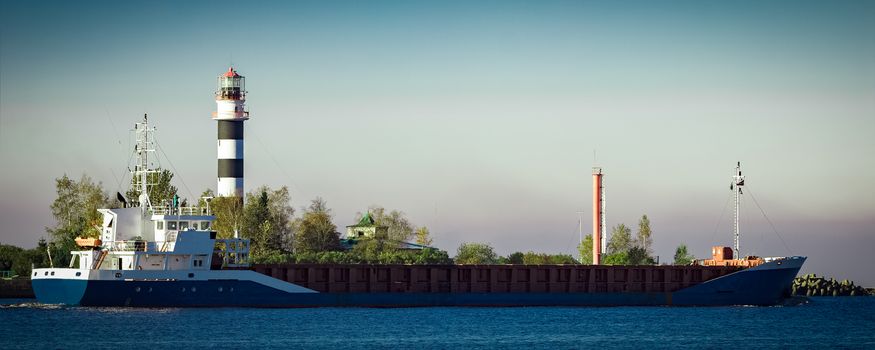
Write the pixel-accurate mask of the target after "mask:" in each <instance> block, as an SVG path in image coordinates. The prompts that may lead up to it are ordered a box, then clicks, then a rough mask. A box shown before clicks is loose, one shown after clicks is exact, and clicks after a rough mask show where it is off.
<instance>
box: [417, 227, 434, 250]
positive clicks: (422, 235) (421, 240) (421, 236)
mask: <svg viewBox="0 0 875 350" xmlns="http://www.w3.org/2000/svg"><path fill="white" fill-rule="evenodd" d="M431 243H432V239H431V235H430V234H429V232H428V227H425V226H423V227H420V228H418V229H417V230H416V244H419V245H424V246H430V245H431Z"/></svg>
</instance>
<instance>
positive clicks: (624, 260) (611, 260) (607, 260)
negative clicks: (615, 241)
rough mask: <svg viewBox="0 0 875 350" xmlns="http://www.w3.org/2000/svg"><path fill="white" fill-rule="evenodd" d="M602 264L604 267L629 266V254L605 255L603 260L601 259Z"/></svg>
mask: <svg viewBox="0 0 875 350" xmlns="http://www.w3.org/2000/svg"><path fill="white" fill-rule="evenodd" d="M602 263H603V264H605V265H629V253H628V252H619V253H613V254H607V255H605V257H604V259H602Z"/></svg>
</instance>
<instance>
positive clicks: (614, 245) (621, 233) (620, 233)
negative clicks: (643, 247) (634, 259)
mask: <svg viewBox="0 0 875 350" xmlns="http://www.w3.org/2000/svg"><path fill="white" fill-rule="evenodd" d="M632 243H633V242H632V230H630V229H629V228H628V227H626V225H625V224H619V225H617V226H614V228H613V229H612V230H611V239H610V240H608V251H607V253H608V254H609V255H610V254H616V253H627V252H629V248H632V245H633V244H632Z"/></svg>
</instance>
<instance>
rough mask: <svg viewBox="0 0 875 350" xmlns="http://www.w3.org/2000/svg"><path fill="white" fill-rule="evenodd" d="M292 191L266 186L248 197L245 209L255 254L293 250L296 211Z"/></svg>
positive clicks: (246, 225)
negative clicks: (293, 205)
mask: <svg viewBox="0 0 875 350" xmlns="http://www.w3.org/2000/svg"><path fill="white" fill-rule="evenodd" d="M290 201H291V198H290V196H289V190H288V188H287V187H285V186H283V187H282V188H280V189H278V190H272V189H271V188H270V187H267V186H262V187H259V188H257V189H256V190H254V191H252V192H250V193H249V194H247V195H246V205H245V207H244V210H243V222H244V225H243V228H244V231H245V237H247V238H250V239H251V240H252V241H251V248H252V255H253V257H256V258H258V255H272V254H279V253H282V252H284V251H291V248H292V247H291V246H292V243H291V240H292V232H293V229H292V216H293V215H294V212H295V211H294V209H292V207H291V205H290V204H289V202H290Z"/></svg>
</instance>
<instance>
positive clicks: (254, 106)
mask: <svg viewBox="0 0 875 350" xmlns="http://www.w3.org/2000/svg"><path fill="white" fill-rule="evenodd" d="M231 63H233V65H234V67H235V68H237V69H238V71H239V72H240V73H241V74H243V75H245V76H246V77H247V89H248V91H249V98H248V101H247V106H248V107H249V109H250V111H251V112H252V119H250V120H249V121H248V122H246V136H245V137H246V186H247V188H248V189H252V188H254V187H256V186H258V185H269V186H274V187H276V186H281V185H288V186H289V187H290V189H291V191H292V195H293V205H294V206H295V207H296V208H299V207H302V206H305V205H307V203H308V202H309V200H310V199H312V198H314V197H316V196H322V197H323V198H325V199H326V200H327V201H328V204H329V206H330V207H331V208H332V209H333V213H334V217H335V222H336V224H337V225H338V226H345V225H349V224H351V223H352V220H353V217H354V215H355V213H356V212H357V211H363V210H365V208H367V207H368V206H369V205H371V204H380V205H382V206H385V207H387V208H390V209H401V210H403V211H404V212H406V213H407V215H408V217H409V218H410V219H411V220H412V221H413V222H414V223H416V224H418V225H426V226H428V227H429V228H430V229H431V231H432V232H433V234H434V236H435V243H436V245H437V246H438V247H440V248H443V249H446V250H448V251H450V253H451V254H453V253H454V252H455V250H456V247H457V246H458V245H459V243H460V242H463V241H477V242H488V243H491V244H492V245H493V246H494V247H496V249H497V250H498V252H499V253H501V254H507V253H510V252H513V251H517V250H521V251H527V250H534V251H538V252H565V253H573V252H574V246H575V244H576V241H577V238H578V229H577V227H578V223H577V216H578V215H577V214H576V212H577V211H585V212H587V214H585V215H584V222H583V224H584V234H586V233H589V231H590V229H589V227H591V225H592V223H591V219H590V217H591V214H589V213H590V211H591V210H592V205H591V199H590V198H591V195H592V193H591V186H592V185H591V175H590V169H591V167H592V166H593V164H594V163H595V164H597V165H600V166H602V167H603V168H604V171H605V173H606V177H605V184H606V187H607V189H606V190H607V196H606V197H607V201H608V202H607V208H608V211H607V220H608V224H609V225H610V226H613V225H616V224H618V223H621V222H622V223H626V224H627V225H631V226H633V227H637V220H638V218H639V217H640V216H641V215H642V214H645V213H646V214H647V215H648V216H649V217H650V219H651V221H652V225H653V231H654V237H653V240H654V246H655V250H656V253H657V254H658V255H659V256H660V257H661V260H662V261H667V260H670V259H671V255H672V254H673V251H674V248H675V247H676V246H677V245H678V244H679V243H686V244H688V245H689V246H690V249H691V251H692V252H693V253H694V254H696V255H698V256H699V257H706V256H707V255H708V254H709V252H710V246H712V245H718V244H723V245H731V242H732V237H731V233H730V231H731V225H730V221H729V218H730V216H731V210H730V208H727V210H726V211H725V212H724V211H723V208H724V206H725V205H726V203H727V200H728V199H729V196H730V195H731V192H730V191H729V187H728V186H729V181H730V176H731V175H732V171H733V168H734V165H735V162H736V161H741V162H742V167H743V171H744V174H745V175H746V176H747V184H748V185H749V188H748V189H749V191H748V193H752V194H753V196H755V197H756V199H757V201H758V202H759V204H760V206H762V207H763V209H764V210H765V213H766V215H768V218H769V219H771V221H772V223H774V225H775V228H776V229H777V231H778V232H779V233H780V235H781V236H782V237H783V239H784V241H786V245H787V247H786V248H785V246H784V245H783V244H782V243H781V240H780V239H779V238H778V236H777V235H776V234H775V233H774V232H773V230H772V228H771V226H770V225H769V223H768V221H767V220H766V219H764V217H763V215H762V214H761V213H760V211H759V209H757V207H756V206H755V204H754V203H753V201H752V200H751V198H750V197H749V196H748V197H746V198H745V199H744V202H743V205H742V214H743V215H744V216H743V220H742V225H743V226H742V233H743V237H742V250H743V251H744V252H746V253H751V254H759V255H765V256H776V255H787V254H796V255H807V256H809V261H808V263H807V264H806V267H805V269H804V271H803V272H816V273H827V274H829V275H832V276H835V277H837V278H851V279H855V280H857V281H858V282H861V283H864V284H868V285H870V286H871V285H875V269H872V268H871V266H872V256H873V251H875V185H873V180H875V156H873V152H875V137H873V136H875V2H873V1H814V2H809V1H761V0H757V1H723V2H720V1H641V2H628V1H567V2H565V1H525V2H513V1H458V2H454V1H432V2H417V1H391V2H382V1H349V2H333V1H312V2H256V3H255V4H245V5H244V2H240V1H236V2H220V1H209V2H207V1H204V2H195V1H185V2H170V1H167V2H163V1H147V2H146V1H144V2H134V1H131V2H123V1H108V2H75V1H62V2H44V1H40V2H24V1H3V2H2V3H0V162H2V164H3V168H2V172H0V180H2V181H0V242H3V243H10V244H16V245H22V246H27V247H30V246H34V245H35V243H36V241H37V240H38V239H39V237H42V236H46V233H45V230H44V227H46V226H51V225H53V219H52V217H51V213H50V210H49V205H50V203H51V201H52V200H53V199H54V179H55V178H57V177H60V176H62V175H63V174H65V173H66V174H69V175H70V176H73V177H76V178H78V177H79V176H81V174H83V173H87V174H88V175H90V176H92V177H93V178H95V179H97V180H99V181H101V182H102V183H103V185H104V186H105V188H106V189H107V191H108V192H109V193H113V192H115V191H116V190H118V189H119V188H120V187H119V179H121V178H122V176H123V175H124V173H125V172H126V168H127V163H126V162H127V160H128V158H129V154H130V146H131V141H132V139H131V136H130V133H129V132H128V130H129V129H130V128H131V127H132V125H133V123H134V122H135V121H137V120H138V119H139V118H140V117H141V116H142V114H143V113H149V115H150V120H151V121H153V123H154V125H155V126H157V127H158V141H159V143H160V145H161V148H162V149H163V150H164V151H166V152H167V156H168V157H169V158H162V160H161V164H162V165H163V166H164V167H167V168H171V164H172V168H175V170H176V173H177V178H176V180H177V182H176V185H177V186H178V187H179V189H180V192H181V195H183V196H184V197H189V198H192V197H194V196H195V195H198V194H199V193H200V192H201V191H202V190H204V189H206V188H215V186H216V179H215V176H216V160H215V159H216V125H215V124H216V123H215V121H213V120H211V119H210V116H211V112H213V111H214V110H215V102H214V99H213V92H214V90H215V79H216V76H217V75H219V74H220V73H222V72H223V71H225V70H226V69H227V68H228V65H229V64H231ZM593 150H597V158H596V159H595V161H594V159H593ZM128 178H129V177H128ZM125 186H126V185H125V184H122V187H121V188H122V189H123V188H124V187H125ZM721 213H722V219H721ZM788 248H789V251H788ZM575 255H576V253H575Z"/></svg>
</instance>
